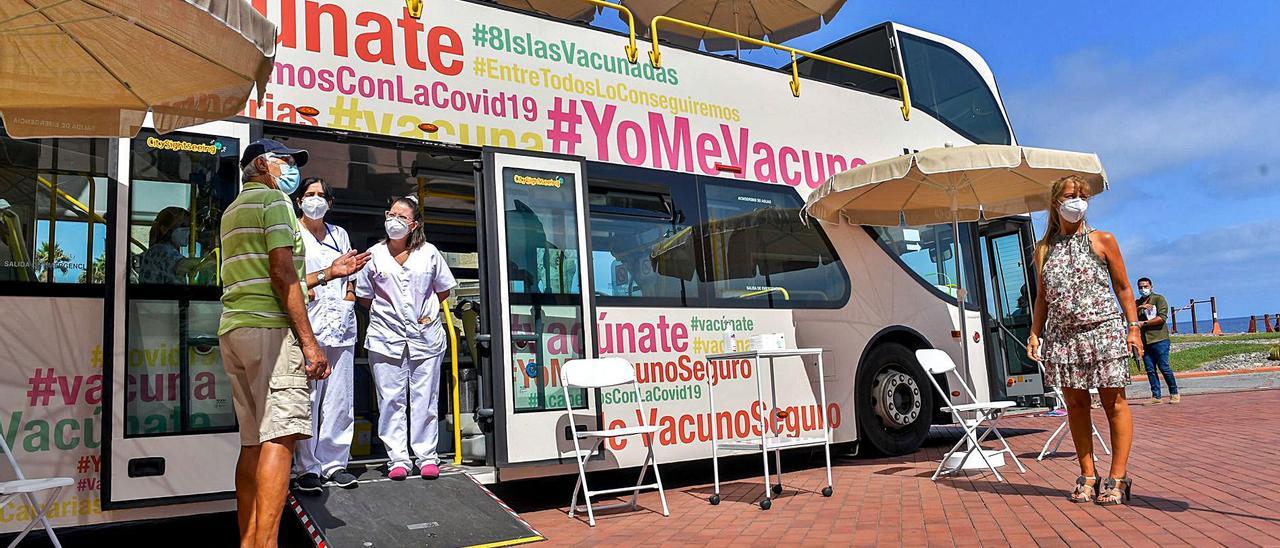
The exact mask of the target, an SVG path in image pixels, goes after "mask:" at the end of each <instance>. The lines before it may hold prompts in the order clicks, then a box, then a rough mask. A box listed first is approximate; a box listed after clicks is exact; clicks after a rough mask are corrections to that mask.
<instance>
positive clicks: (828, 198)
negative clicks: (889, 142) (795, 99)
mask: <svg viewBox="0 0 1280 548" xmlns="http://www.w3.org/2000/svg"><path fill="white" fill-rule="evenodd" d="M1067 175H1077V176H1080V177H1082V178H1084V179H1085V180H1086V181H1088V183H1089V187H1090V188H1089V193H1090V195H1097V194H1099V193H1101V192H1103V191H1105V190H1106V189H1107V188H1108V186H1109V185H1108V182H1107V175H1106V172H1105V171H1103V169H1102V162H1100V161H1099V160H1098V156H1097V155H1095V154H1086V153H1080V152H1066V151H1061V150H1049V149H1042V148H1031V147H1020V146H1010V145H972V146H964V147H950V146H947V147H942V148H931V149H928V150H923V151H920V152H917V153H915V154H905V155H902V156H898V157H896V158H890V159H888V160H881V161H879V162H875V163H871V164H865V165H861V166H858V167H855V168H853V169H850V170H848V171H845V172H843V173H839V174H836V175H835V176H833V177H832V178H831V179H829V180H827V182H826V183H823V185H822V186H820V187H818V189H817V190H815V191H814V192H813V193H812V194H810V195H809V199H808V201H807V202H806V203H805V206H804V211H805V212H806V213H808V214H809V215H810V216H812V217H815V218H817V219H819V220H822V221H825V222H830V223H839V222H840V220H841V219H844V220H845V221H846V222H848V223H850V224H860V225H879V226H899V225H900V224H901V223H903V222H905V223H906V224H908V225H930V224H941V223H950V224H951V230H952V234H959V233H960V227H959V224H960V222H961V221H976V220H978V219H979V218H987V219H995V218H999V217H1006V216H1009V215H1019V214H1024V213H1030V212H1032V211H1038V210H1041V209H1045V208H1047V207H1049V206H1050V204H1049V200H1050V197H1049V191H1050V188H1051V187H1052V185H1053V182H1054V181H1056V180H1058V179H1060V178H1062V177H1065V176H1067ZM958 239H959V238H957V240H958ZM962 260H965V259H962ZM972 260H974V258H969V259H967V260H966V261H972ZM955 268H956V280H955V282H956V285H957V292H956V293H957V301H960V302H964V301H966V300H967V299H966V297H965V288H964V276H963V275H962V274H961V261H955ZM967 316H968V314H965V313H963V312H962V313H960V314H959V317H960V333H961V337H960V341H961V347H962V348H963V349H964V352H963V361H964V365H965V368H964V376H965V378H966V381H968V382H972V378H971V372H970V371H969V367H968V366H969V335H968V327H967V323H968V321H967V319H966V318H967Z"/></svg>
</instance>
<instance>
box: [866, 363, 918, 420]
mask: <svg viewBox="0 0 1280 548" xmlns="http://www.w3.org/2000/svg"><path fill="white" fill-rule="evenodd" d="M871 398H872V404H873V406H874V409H875V412H876V415H877V416H879V417H880V421H881V422H883V423H884V424H885V426H888V427H890V428H905V427H907V426H910V425H911V424H912V423H914V422H915V421H916V419H917V418H919V417H920V385H919V384H916V380H915V379H914V378H912V377H911V375H908V374H906V373H903V372H901V371H893V370H888V371H884V372H882V373H880V374H879V375H876V383H875V386H874V387H873V389H872V392H871Z"/></svg>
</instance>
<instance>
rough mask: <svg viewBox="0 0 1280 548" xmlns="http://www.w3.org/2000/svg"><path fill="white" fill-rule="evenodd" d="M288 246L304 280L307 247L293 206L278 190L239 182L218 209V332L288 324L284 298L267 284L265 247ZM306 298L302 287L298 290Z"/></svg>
mask: <svg viewBox="0 0 1280 548" xmlns="http://www.w3.org/2000/svg"><path fill="white" fill-rule="evenodd" d="M280 247H289V248H293V266H294V268H295V269H296V270H297V271H298V280H299V281H300V282H301V283H302V284H304V287H305V284H306V283H307V282H306V258H305V255H304V253H305V250H306V248H305V247H304V246H303V243H302V232H301V230H300V229H299V227H298V218H297V217H295V216H294V214H293V205H292V204H291V203H289V198H288V197H286V196H285V195H284V193H283V192H281V191H279V190H277V189H274V188H271V187H268V186H267V185H264V184H262V183H258V182H247V183H245V184H244V188H243V190H241V191H240V195H239V196H237V197H236V199H235V201H234V202H231V206H230V207H228V208H227V210H226V211H225V212H223V214H222V319H221V322H219V325H218V335H222V334H224V333H226V332H228V331H231V330H232V329H236V328H240V327H268V328H272V327H289V316H288V314H286V313H285V309H284V303H283V302H282V301H281V300H280V299H279V298H277V297H276V294H275V291H274V290H272V288H271V274H270V272H271V263H270V261H269V260H268V259H267V252H269V251H271V250H272V249H276V248H280ZM302 298H303V299H304V300H305V299H306V298H307V292H306V291H305V290H304V291H303V292H302Z"/></svg>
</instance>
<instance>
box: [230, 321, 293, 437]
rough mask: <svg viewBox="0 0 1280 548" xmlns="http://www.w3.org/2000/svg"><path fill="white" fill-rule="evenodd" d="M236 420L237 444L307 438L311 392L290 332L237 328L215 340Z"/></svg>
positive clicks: (282, 329) (280, 329)
mask: <svg viewBox="0 0 1280 548" xmlns="http://www.w3.org/2000/svg"><path fill="white" fill-rule="evenodd" d="M218 341H219V345H220V349H221V351H222V366H223V368H225V369H226V370H227V376H228V377H230V379H231V394H232V396H233V399H234V403H235V409H236V419H237V420H239V421H240V445H242V446H249V445H261V444H262V443H264V442H268V441H271V440H274V439H278V438H283V437H285V436H292V435H301V436H302V437H310V436H311V387H310V385H309V384H308V382H307V374H306V371H305V370H304V369H303V362H304V360H303V356H302V346H301V345H300V344H298V339H297V337H295V336H294V334H293V330H291V329H289V328H278V329H273V328H260V327H241V328H238V329H233V330H231V331H229V332H227V333H225V334H223V335H222V336H221V337H219V338H218Z"/></svg>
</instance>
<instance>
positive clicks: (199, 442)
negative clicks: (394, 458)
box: [102, 122, 249, 509]
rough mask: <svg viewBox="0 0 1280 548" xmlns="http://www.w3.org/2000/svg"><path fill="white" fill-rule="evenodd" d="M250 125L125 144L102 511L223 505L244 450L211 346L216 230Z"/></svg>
mask: <svg viewBox="0 0 1280 548" xmlns="http://www.w3.org/2000/svg"><path fill="white" fill-rule="evenodd" d="M248 140H249V125H248V124H245V123H236V122H213V123H209V124H204V125H201V126H197V127H195V128H191V129H187V130H182V131H177V132H171V133H167V134H164V135H160V134H158V133H156V132H155V131H153V130H151V129H143V130H142V131H141V132H140V133H139V134H138V136H137V137H136V138H134V139H132V140H122V141H121V143H122V145H121V146H120V147H119V156H118V169H119V171H118V173H117V176H118V179H117V180H118V181H119V182H118V183H117V184H115V185H114V186H113V188H112V189H111V192H110V195H109V199H110V200H111V206H110V207H113V208H114V210H115V218H116V219H117V220H118V221H117V222H116V226H115V227H114V228H115V230H114V235H113V238H112V239H111V242H110V244H109V247H108V255H107V261H108V264H109V265H110V268H108V269H107V270H108V274H107V278H106V281H107V285H108V287H110V288H111V289H110V291H109V293H108V296H107V301H106V303H107V304H106V307H105V318H104V322H103V324H104V330H105V333H104V334H103V340H104V342H105V344H104V346H105V348H104V354H105V356H107V359H106V360H105V363H104V368H105V371H104V376H105V377H106V378H107V379H109V383H110V384H109V386H110V390H109V391H108V392H107V393H106V394H105V398H104V406H103V408H104V412H105V413H109V414H110V417H109V419H107V420H104V421H103V422H104V429H105V432H104V433H103V440H104V441H103V463H102V468H103V469H102V494H103V504H102V505H103V507H104V508H107V509H110V508H125V507H132V506H146V505H154V504H159V503H165V502H187V501H195V500H207V499H215V498H227V497H229V496H230V495H231V493H232V491H233V490H234V469H235V463H236V455H237V453H238V451H239V448H240V447H239V445H240V443H239V437H238V434H237V433H236V416H235V410H234V408H233V407H232V397H231V385H230V383H229V382H228V380H227V377H226V374H225V372H224V371H223V368H222V360H221V358H220V355H219V351H218V337H217V330H218V319H219V316H220V315H221V313H222V306H221V304H220V303H219V298H220V297H221V294H222V288H221V285H222V284H221V280H220V279H219V258H220V244H219V239H220V237H219V224H220V219H221V217H222V213H223V211H224V210H225V208H226V207H227V205H228V204H230V203H231V201H232V200H234V199H235V197H236V194H237V193H238V191H239V188H240V166H239V159H240V152H241V151H242V150H244V147H245V146H246V145H247V144H248Z"/></svg>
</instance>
